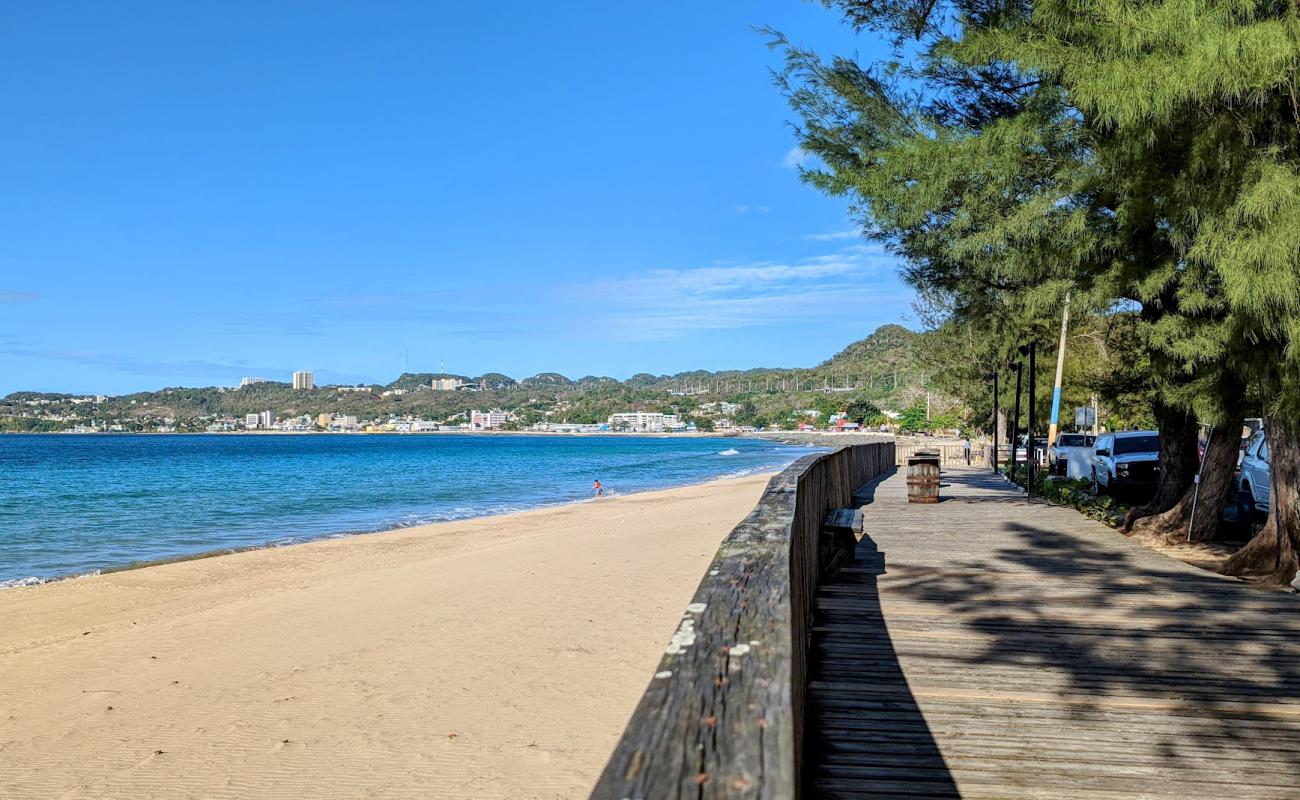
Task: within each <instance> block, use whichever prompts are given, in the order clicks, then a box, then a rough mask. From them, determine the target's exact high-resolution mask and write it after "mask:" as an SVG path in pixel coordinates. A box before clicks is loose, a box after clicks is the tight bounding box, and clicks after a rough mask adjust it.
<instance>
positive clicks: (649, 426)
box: [609, 411, 686, 433]
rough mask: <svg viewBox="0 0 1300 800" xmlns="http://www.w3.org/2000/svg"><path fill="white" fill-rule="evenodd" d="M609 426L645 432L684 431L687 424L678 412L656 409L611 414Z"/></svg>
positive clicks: (614, 428) (615, 428) (616, 428)
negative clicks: (663, 412)
mask: <svg viewBox="0 0 1300 800" xmlns="http://www.w3.org/2000/svg"><path fill="white" fill-rule="evenodd" d="M609 427H610V428H611V429H613V430H616V431H618V430H628V431H638V432H643V433H664V432H665V431H684V430H686V425H685V424H684V423H683V422H682V421H681V420H680V419H678V418H677V415H676V414H660V413H658V412H654V411H624V412H622V413H618V414H611V415H610V416H609Z"/></svg>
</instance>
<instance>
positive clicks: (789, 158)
mask: <svg viewBox="0 0 1300 800" xmlns="http://www.w3.org/2000/svg"><path fill="white" fill-rule="evenodd" d="M809 157H810V156H809V155H808V153H807V152H806V151H805V150H804V149H803V148H802V147H791V148H790V149H789V150H787V151H785V157H784V158H782V159H781V166H783V167H785V168H786V169H799V168H800V167H802V166H803V165H804V164H806V163H808V159H809Z"/></svg>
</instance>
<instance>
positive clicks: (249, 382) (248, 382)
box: [239, 378, 267, 389]
mask: <svg viewBox="0 0 1300 800" xmlns="http://www.w3.org/2000/svg"><path fill="white" fill-rule="evenodd" d="M266 382H267V381H266V378H244V379H243V380H241V381H240V382H239V388H241V389H242V388H244V387H245V386H252V385H253V384H255V383H266Z"/></svg>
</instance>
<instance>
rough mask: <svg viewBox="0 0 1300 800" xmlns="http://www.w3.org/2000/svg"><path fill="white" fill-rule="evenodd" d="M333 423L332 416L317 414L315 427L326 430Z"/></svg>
mask: <svg viewBox="0 0 1300 800" xmlns="http://www.w3.org/2000/svg"><path fill="white" fill-rule="evenodd" d="M333 422H334V415H333V414H317V415H316V426H317V427H319V428H328V427H329V426H330V424H331V423H333Z"/></svg>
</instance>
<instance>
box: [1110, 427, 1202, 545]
mask: <svg viewBox="0 0 1300 800" xmlns="http://www.w3.org/2000/svg"><path fill="white" fill-rule="evenodd" d="M1151 410H1152V411H1154V412H1155V417H1156V424H1158V425H1159V426H1160V480H1159V482H1158V483H1157V484H1156V493H1155V496H1153V497H1152V498H1151V500H1149V501H1148V502H1147V503H1145V504H1143V505H1140V506H1137V507H1135V508H1132V509H1129V512H1128V514H1127V515H1125V517H1124V524H1123V526H1121V528H1120V529H1121V530H1122V531H1124V532H1125V533H1128V532H1129V531H1130V530H1131V529H1132V527H1133V523H1135V522H1136V521H1137V520H1139V519H1141V518H1142V517H1149V516H1152V515H1154V514H1163V513H1164V512H1166V511H1168V510H1169V509H1171V508H1173V507H1174V506H1175V505H1176V504H1177V503H1178V501H1179V500H1181V499H1182V498H1183V496H1184V495H1185V494H1187V490H1188V488H1189V487H1191V485H1192V479H1193V478H1194V477H1195V476H1196V468H1197V466H1198V465H1199V463H1200V460H1199V459H1198V458H1197V453H1196V439H1197V432H1198V429H1197V425H1196V418H1195V417H1194V416H1192V415H1191V414H1190V413H1188V412H1187V411H1183V410H1181V409H1177V408H1173V407H1171V406H1167V405H1165V404H1164V403H1161V402H1156V403H1154V404H1153V405H1152V409H1151ZM1197 516H1200V514H1199V512H1198V514H1197Z"/></svg>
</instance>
